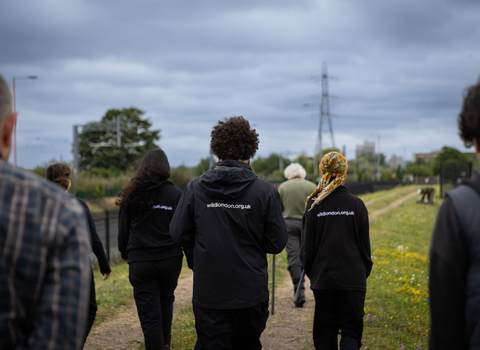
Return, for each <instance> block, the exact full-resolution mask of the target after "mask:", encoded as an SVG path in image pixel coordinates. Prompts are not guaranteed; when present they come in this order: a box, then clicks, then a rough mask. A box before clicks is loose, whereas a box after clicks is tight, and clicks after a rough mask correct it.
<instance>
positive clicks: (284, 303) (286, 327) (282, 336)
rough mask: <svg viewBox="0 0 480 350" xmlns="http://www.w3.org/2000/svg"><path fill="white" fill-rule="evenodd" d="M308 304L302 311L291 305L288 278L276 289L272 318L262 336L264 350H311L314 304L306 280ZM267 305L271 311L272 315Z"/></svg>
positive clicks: (291, 290)
mask: <svg viewBox="0 0 480 350" xmlns="http://www.w3.org/2000/svg"><path fill="white" fill-rule="evenodd" d="M305 296H306V299H307V301H306V302H305V304H304V305H303V307H295V305H294V304H293V284H292V281H291V280H290V277H289V276H288V275H287V276H286V277H285V278H284V280H283V281H282V282H281V284H280V285H279V286H278V287H277V288H276V289H275V314H274V315H270V317H269V318H268V321H267V327H266V328H265V331H264V332H263V334H262V338H261V341H262V344H263V348H264V349H265V350H280V349H285V350H287V349H289V350H291V349H298V350H307V349H308V350H310V349H313V340H312V327H313V311H314V306H315V301H314V298H313V292H312V290H311V289H310V281H309V280H308V278H307V279H306V280H305ZM271 309H272V308H271V304H270V311H271Z"/></svg>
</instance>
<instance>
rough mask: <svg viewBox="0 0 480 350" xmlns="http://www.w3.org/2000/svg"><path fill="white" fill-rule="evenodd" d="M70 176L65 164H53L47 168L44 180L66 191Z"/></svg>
mask: <svg viewBox="0 0 480 350" xmlns="http://www.w3.org/2000/svg"><path fill="white" fill-rule="evenodd" d="M70 174H71V171H70V167H69V166H68V165H67V164H65V163H55V164H52V165H50V166H49V167H48V168H47V171H46V172H45V178H46V179H47V180H50V181H53V182H55V183H57V184H59V185H60V186H62V187H63V188H64V189H66V190H68V187H69V186H70Z"/></svg>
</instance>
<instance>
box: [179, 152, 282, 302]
mask: <svg viewBox="0 0 480 350" xmlns="http://www.w3.org/2000/svg"><path fill="white" fill-rule="evenodd" d="M170 234H171V235H172V238H173V240H174V241H175V242H177V243H178V244H180V245H189V246H192V247H194V254H193V258H194V264H193V265H194V268H193V270H194V283H193V304H194V305H195V306H198V307H202V308H208V309H237V308H246V307H251V306H255V305H258V304H260V303H262V302H265V301H267V300H268V297H269V292H268V286H267V284H268V273H267V267H268V264H267V257H266V254H267V253H269V254H278V253H280V252H281V251H282V250H283V248H284V247H285V245H286V242H287V229H286V226H285V222H284V220H283V217H282V209H281V203H280V196H279V194H278V191H277V190H276V188H275V187H274V186H273V185H271V184H269V183H268V182H265V181H263V180H260V179H258V177H257V176H256V175H255V174H254V173H253V171H252V169H251V168H250V166H249V165H248V164H246V163H243V162H240V161H234V160H226V161H221V162H219V163H217V164H215V165H214V166H213V167H212V168H211V169H210V170H208V171H207V172H206V173H205V174H203V175H202V176H200V177H198V178H196V179H194V180H192V181H191V182H190V183H189V184H188V185H187V187H186V189H185V191H184V192H183V194H182V198H181V199H180V202H179V203H178V208H177V210H176V212H175V215H174V217H173V219H172V223H171V226H170Z"/></svg>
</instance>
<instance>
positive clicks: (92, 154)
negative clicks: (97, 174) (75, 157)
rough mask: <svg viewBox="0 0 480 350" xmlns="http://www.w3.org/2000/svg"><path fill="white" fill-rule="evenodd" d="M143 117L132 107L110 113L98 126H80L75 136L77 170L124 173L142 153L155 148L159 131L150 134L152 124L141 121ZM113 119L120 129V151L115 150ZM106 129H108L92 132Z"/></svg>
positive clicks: (115, 139) (115, 138)
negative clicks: (101, 169) (78, 132)
mask: <svg viewBox="0 0 480 350" xmlns="http://www.w3.org/2000/svg"><path fill="white" fill-rule="evenodd" d="M143 114H145V112H144V111H142V110H140V109H137V108H134V107H131V108H123V109H110V110H108V111H107V112H106V113H105V115H104V116H103V117H102V119H101V121H100V122H90V123H87V124H86V125H84V127H83V131H82V132H81V133H80V134H79V146H80V147H79V148H80V159H79V162H80V169H81V170H85V169H91V168H93V167H98V168H116V169H119V170H125V169H127V168H129V167H132V166H134V165H135V162H136V161H137V160H138V159H139V158H140V157H142V156H143V155H144V154H145V153H146V152H148V151H149V150H151V149H154V148H157V147H158V146H157V145H156V144H155V141H158V140H159V139H160V130H150V127H151V126H152V123H150V122H149V121H148V119H142V116H143ZM117 117H120V120H121V125H122V137H121V141H122V142H121V143H122V144H121V146H120V147H118V146H117V131H116V128H115V122H116V121H117ZM106 127H110V129H109V130H106V131H96V129H97V130H98V129H101V128H106ZM95 144H96V145H97V146H95ZM102 144H103V145H102Z"/></svg>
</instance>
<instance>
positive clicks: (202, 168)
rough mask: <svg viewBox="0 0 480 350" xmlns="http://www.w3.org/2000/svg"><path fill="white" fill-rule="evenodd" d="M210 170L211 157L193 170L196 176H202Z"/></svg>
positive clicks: (204, 159) (202, 160) (203, 159)
mask: <svg viewBox="0 0 480 350" xmlns="http://www.w3.org/2000/svg"><path fill="white" fill-rule="evenodd" d="M208 169H210V157H206V158H202V159H201V160H200V163H198V165H197V166H196V167H195V168H193V169H192V173H193V175H194V176H200V175H202V174H204V173H205V172H206V171H207V170H208Z"/></svg>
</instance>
